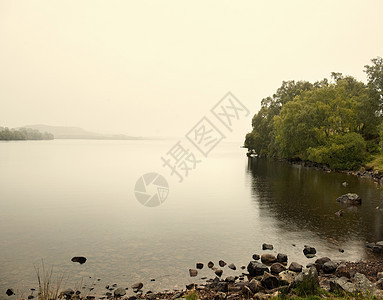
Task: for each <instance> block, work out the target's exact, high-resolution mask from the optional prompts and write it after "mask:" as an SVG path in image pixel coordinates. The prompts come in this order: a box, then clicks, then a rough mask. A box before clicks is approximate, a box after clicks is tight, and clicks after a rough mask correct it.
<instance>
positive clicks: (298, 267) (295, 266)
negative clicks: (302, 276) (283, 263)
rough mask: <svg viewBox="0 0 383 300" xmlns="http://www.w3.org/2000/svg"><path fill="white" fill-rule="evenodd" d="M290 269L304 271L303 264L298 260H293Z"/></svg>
mask: <svg viewBox="0 0 383 300" xmlns="http://www.w3.org/2000/svg"><path fill="white" fill-rule="evenodd" d="M289 270H290V271H294V272H302V265H300V264H298V263H297V262H295V261H293V262H292V263H291V264H290V266H289Z"/></svg>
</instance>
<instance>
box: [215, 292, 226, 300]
mask: <svg viewBox="0 0 383 300" xmlns="http://www.w3.org/2000/svg"><path fill="white" fill-rule="evenodd" d="M213 299H214V300H225V299H226V294H225V293H224V292H217V294H216V295H215V296H214V298H213Z"/></svg>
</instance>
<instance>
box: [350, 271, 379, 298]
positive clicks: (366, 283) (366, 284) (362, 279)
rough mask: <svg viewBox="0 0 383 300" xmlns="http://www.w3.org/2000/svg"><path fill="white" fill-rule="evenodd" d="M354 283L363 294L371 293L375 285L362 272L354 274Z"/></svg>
mask: <svg viewBox="0 0 383 300" xmlns="http://www.w3.org/2000/svg"><path fill="white" fill-rule="evenodd" d="M354 284H355V287H356V289H357V290H358V291H361V292H362V293H363V294H368V293H373V292H374V291H375V287H374V285H373V284H372V282H371V281H370V280H368V279H367V277H366V276H365V275H363V274H360V273H356V274H355V275H354Z"/></svg>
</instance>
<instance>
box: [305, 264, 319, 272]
mask: <svg viewBox="0 0 383 300" xmlns="http://www.w3.org/2000/svg"><path fill="white" fill-rule="evenodd" d="M311 267H315V268H316V269H317V265H316V264H315V263H309V264H307V265H306V268H307V269H310V268H311ZM317 271H318V269H317Z"/></svg>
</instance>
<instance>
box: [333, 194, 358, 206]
mask: <svg viewBox="0 0 383 300" xmlns="http://www.w3.org/2000/svg"><path fill="white" fill-rule="evenodd" d="M336 201H338V202H339V203H342V204H345V205H361V204H362V199H361V198H360V197H359V195H358V194H352V193H348V194H345V195H342V196H340V197H338V198H337V199H336Z"/></svg>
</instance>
